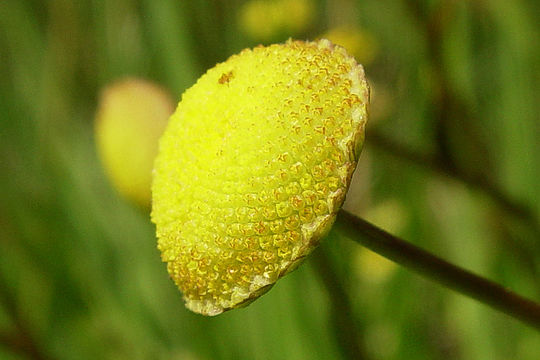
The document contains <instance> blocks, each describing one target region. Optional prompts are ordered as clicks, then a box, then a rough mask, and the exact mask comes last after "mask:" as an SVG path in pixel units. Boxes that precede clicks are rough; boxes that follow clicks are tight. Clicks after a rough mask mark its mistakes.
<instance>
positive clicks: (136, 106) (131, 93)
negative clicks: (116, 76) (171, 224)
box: [95, 79, 174, 207]
mask: <svg viewBox="0 0 540 360" xmlns="http://www.w3.org/2000/svg"><path fill="white" fill-rule="evenodd" d="M173 111H174V102H173V100H172V99H171V96H170V95H169V94H168V93H167V92H165V91H164V90H163V89H161V88H160V87H158V86H157V85H154V84H152V83H150V82H147V81H144V80H140V79H125V80H121V81H119V82H116V83H114V84H112V85H110V86H108V87H107V88H106V89H105V90H104V91H103V93H102V94H101V98H100V103H99V109H98V112H97V116H96V127H95V130H96V143H97V148H98V153H99V156H100V158H101V162H102V163H103V166H104V168H105V172H106V173H107V175H108V177H109V179H110V180H111V182H112V183H113V185H114V187H115V188H116V189H117V190H118V192H119V193H120V194H122V195H123V196H124V197H126V198H128V199H129V200H131V201H134V202H136V203H137V204H139V205H141V206H144V207H149V206H150V200H151V194H150V187H151V183H152V168H153V165H154V159H155V157H156V155H157V152H158V141H159V138H160V137H161V135H162V134H163V131H164V130H165V127H166V126H167V119H168V118H169V116H170V115H171V114H172V113H173Z"/></svg>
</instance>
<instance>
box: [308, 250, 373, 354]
mask: <svg viewBox="0 0 540 360" xmlns="http://www.w3.org/2000/svg"><path fill="white" fill-rule="evenodd" d="M312 259H313V260H312V261H313V265H314V266H313V267H314V269H315V270H316V271H317V273H318V275H319V277H320V279H321V281H322V283H323V285H324V287H325V288H326V291H327V293H328V296H329V297H330V300H331V308H330V316H331V318H332V323H333V326H334V330H335V331H334V332H335V334H336V338H337V340H338V342H339V345H340V348H341V349H342V351H343V355H344V356H345V357H346V358H347V359H355V360H362V359H367V354H366V351H365V349H364V348H363V346H362V344H363V342H362V336H363V334H362V331H361V328H360V326H359V324H358V322H357V321H356V317H355V316H354V312H353V307H352V304H351V301H350V296H349V294H347V291H346V290H345V287H344V286H343V283H342V280H341V279H340V276H339V275H338V274H337V273H336V270H335V266H334V265H333V264H332V260H331V259H330V256H329V255H328V254H327V253H326V252H325V251H323V249H317V250H316V251H315V252H314V254H313V257H312Z"/></svg>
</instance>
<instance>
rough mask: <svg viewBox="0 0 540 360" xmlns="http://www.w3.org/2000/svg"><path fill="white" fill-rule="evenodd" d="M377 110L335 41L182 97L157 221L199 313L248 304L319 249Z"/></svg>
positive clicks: (258, 56) (269, 59)
mask: <svg viewBox="0 0 540 360" xmlns="http://www.w3.org/2000/svg"><path fill="white" fill-rule="evenodd" d="M368 101H369V89H368V85H367V83H366V80H365V77H364V70H363V68H362V66H361V65H358V64H357V63H356V61H355V60H354V58H352V57H351V56H349V55H348V54H347V52H346V51H345V49H343V48H342V47H338V46H334V45H333V44H332V43H330V41H328V40H320V41H318V42H301V41H288V42H287V43H286V44H280V45H272V46H269V47H262V46H261V47H257V48H255V49H253V50H244V51H242V52H241V53H240V54H238V55H234V56H232V57H230V58H229V59H228V60H227V61H226V62H224V63H221V64H218V65H217V66H216V67H214V68H212V69H210V70H208V72H207V73H206V74H205V75H203V76H202V77H201V78H200V79H199V80H198V81H197V83H196V84H195V85H194V86H193V87H191V88H190V89H188V90H187V91H186V92H185V93H184V95H183V96H182V101H181V102H180V104H179V106H178V108H177V110H176V112H175V113H174V114H173V115H172V117H171V119H170V123H169V126H168V127H167V130H166V131H165V133H164V135H163V137H162V138H161V141H160V150H159V155H158V157H157V159H156V165H155V169H156V170H155V176H154V182H153V185H152V192H153V202H152V221H153V222H154V223H155V224H156V231H157V236H158V248H159V249H160V250H161V253H162V260H163V261H165V262H167V269H168V271H169V274H170V275H171V277H172V279H173V280H174V281H175V283H176V284H177V286H178V287H179V288H180V290H182V292H183V294H184V299H185V301H186V306H187V307H188V308H189V309H191V310H193V311H195V312H198V313H202V314H205V315H217V314H219V313H221V312H223V311H225V310H229V309H231V308H235V307H238V306H240V305H244V304H247V303H249V302H250V301H252V300H253V299H255V298H256V297H258V296H260V295H262V294H263V293H264V292H266V291H267V290H269V288H270V287H271V286H272V285H273V284H274V283H275V282H276V281H277V279H278V278H280V277H281V276H283V275H285V274H286V273H288V272H289V271H291V270H292V269H294V268H295V267H296V266H297V265H298V264H299V263H300V262H301V260H302V259H303V258H304V257H305V256H306V255H307V254H309V253H310V252H311V251H312V250H313V248H314V247H315V246H316V245H317V244H318V243H319V241H320V240H321V238H322V237H323V236H325V234H326V233H327V232H328V231H329V229H330V227H331V226H332V224H333V222H334V220H335V217H336V214H337V211H338V210H339V208H340V207H341V205H342V203H343V200H344V198H345V193H346V192H347V189H348V187H349V184H350V179H351V176H352V173H353V171H354V169H355V167H356V163H357V160H358V156H359V154H360V150H361V147H362V144H363V140H364V127H365V124H366V121H367V104H368Z"/></svg>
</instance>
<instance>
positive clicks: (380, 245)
mask: <svg viewBox="0 0 540 360" xmlns="http://www.w3.org/2000/svg"><path fill="white" fill-rule="evenodd" d="M334 229H335V230H337V231H339V232H340V233H342V234H344V235H346V236H347V237H348V238H350V239H351V240H353V241H356V242H357V243H359V244H361V245H363V246H365V247H366V248H368V249H370V250H371V251H374V252H376V253H377V254H379V255H381V256H384V257H385V258H387V259H389V260H392V261H394V262H396V263H398V264H400V265H403V266H405V267H406V268H408V269H411V270H413V271H415V272H417V273H419V274H421V275H423V276H426V277H428V278H430V279H431V280H434V281H435V282H438V283H440V284H442V285H444V286H447V287H449V288H451V289H453V290H455V291H458V292H460V293H462V294H463V295H466V296H469V297H471V298H473V299H476V300H478V301H480V302H482V303H484V304H486V305H489V306H491V307H492V308H494V309H496V310H499V311H502V312H504V313H506V314H508V315H510V316H512V317H514V318H516V319H518V320H520V321H522V322H524V323H526V324H528V325H530V326H532V327H534V328H535V329H537V330H540V304H538V303H535V302H534V301H531V300H528V299H525V298H523V297H521V296H519V295H517V294H515V293H513V292H511V291H509V290H507V289H505V288H504V287H502V286H501V285H499V284H496V283H494V282H492V281H490V280H487V279H484V278H482V277H480V276H477V275H474V274H473V273H471V272H469V271H467V270H464V269H462V268H460V267H457V266H455V265H453V264H450V263H449V262H447V261H445V260H442V259H441V258H438V257H436V256H434V255H432V254H430V253H429V252H427V251H425V250H422V249H420V248H418V247H416V246H414V245H412V244H410V243H408V242H406V241H404V240H401V239H399V238H398V237H396V236H394V235H391V234H389V233H387V232H386V231H384V230H381V229H379V228H378V227H376V226H374V225H372V224H370V223H369V222H367V221H365V220H362V219H360V218H358V217H356V216H354V215H352V214H350V213H348V212H346V211H344V210H340V212H339V214H338V217H337V220H336V223H335V225H334ZM335 230H334V231H335Z"/></svg>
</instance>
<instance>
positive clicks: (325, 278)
mask: <svg viewBox="0 0 540 360" xmlns="http://www.w3.org/2000/svg"><path fill="white" fill-rule="evenodd" d="M280 1H281V4H277V5H276V4H274V5H272V6H274V8H273V9H277V10H272V11H269V10H268V7H265V6H269V5H268V4H263V3H264V1H263V2H261V1H259V2H258V3H255V5H254V4H253V3H251V4H246V2H244V1H238V0H230V1H225V0H212V1H202V0H186V1H184V0H160V1H156V0H81V1H70V0H48V1H38V0H2V1H0V79H1V80H0V146H1V147H0V358H1V359H23V358H35V359H186V360H195V359H363V358H365V359H531V360H537V359H540V335H539V334H538V333H535V332H534V331H533V330H532V329H530V328H528V327H526V326H525V325H522V324H520V323H518V322H517V321H515V320H513V319H511V318H509V317H507V316H505V315H503V314H500V313H497V312H495V311H494V310H492V309H490V308H487V307H486V306H484V305H481V304H479V303H477V302H475V301H472V300H469V299H467V298H465V297H463V296H461V295H459V294H456V293H453V292H451V291H449V290H447V289H445V288H442V287H441V286H439V285H437V284H434V283H432V282H429V281H427V280H424V279H422V278H421V277H419V276H417V275H415V274H413V273H410V272H409V271H407V270H405V269H402V268H400V267H398V266H397V265H394V264H392V263H389V262H387V261H385V260H383V259H382V258H379V257H378V256H376V255H374V254H372V253H370V252H368V251H367V250H364V249H361V248H360V247H359V246H358V245H356V244H354V243H352V242H351V241H349V240H348V239H344V238H341V237H340V236H339V235H338V234H335V233H331V234H330V236H329V238H328V239H327V240H326V241H325V242H324V244H323V245H322V246H321V248H320V249H319V250H317V252H316V253H315V254H314V255H313V256H312V257H310V258H309V259H308V260H307V261H306V263H305V264H304V265H303V266H301V267H300V268H299V269H298V270H297V271H295V272H293V273H292V274H290V275H288V276H287V277H285V278H283V279H282V280H280V281H279V282H278V284H277V285H276V286H275V287H274V288H273V289H272V290H271V291H270V292H269V293H268V294H266V295H264V296H263V297H262V298H261V299H259V300H257V301H256V302H254V303H253V304H252V305H250V306H248V307H247V308H245V309H239V310H234V311H230V312H228V313H225V314H223V315H220V316H218V317H215V318H205V317H202V316H200V315H196V314H193V313H191V312H189V311H188V310H186V309H185V308H184V305H183V301H182V299H181V294H180V293H179V292H178V291H177V289H176V287H175V286H174V284H173V283H172V281H170V280H169V278H168V275H167V272H166V269H165V265H164V264H162V263H161V261H160V258H159V252H158V251H157V249H156V241H155V235H154V228H153V225H152V224H151V223H150V221H149V215H148V210H146V209H141V208H138V207H136V206H134V205H132V204H131V203H130V202H129V201H126V200H124V199H122V198H121V197H120V196H119V195H118V194H117V192H116V191H115V190H114V189H113V188H112V186H111V185H110V182H109V181H108V179H107V178H106V176H105V174H104V172H103V170H102V167H101V165H100V161H99V160H98V156H97V152H96V148H95V141H94V117H95V111H96V108H97V102H98V99H99V93H100V91H101V89H102V88H103V87H104V86H106V85H107V84H109V83H110V82H112V81H115V80H117V79H120V78H122V77H125V76H136V77H141V78H145V79H149V80H152V81H154V82H156V83H158V84H161V85H162V86H164V87H165V88H166V89H168V90H169V91H171V92H172V94H173V96H174V97H175V98H176V99H179V98H180V96H181V94H182V92H183V91H184V90H185V89H186V88H187V87H189V86H190V85H191V84H193V83H194V81H195V80H196V79H197V78H198V77H199V76H200V75H201V74H202V73H204V71H205V70H206V69H207V68H209V67H212V66H213V65H214V64H215V63H217V62H221V61H224V60H225V59H226V58H227V57H228V56H229V55H231V54H234V53H236V52H238V51H239V50H241V49H243V48H246V47H251V46H254V45H256V44H259V43H263V44H268V43H272V42H282V41H284V40H286V39H287V38H289V37H295V38H300V39H315V38H318V37H320V36H322V34H324V33H325V32H327V31H329V30H331V29H334V28H336V27H341V28H343V27H345V28H347V29H349V30H350V31H357V32H358V33H359V35H358V36H357V37H356V39H357V40H356V41H357V43H360V45H359V50H358V55H357V57H358V58H359V61H361V62H364V63H365V68H366V72H367V75H368V77H369V79H370V83H371V85H372V90H373V94H372V95H373V98H372V117H371V120H370V123H369V126H368V129H367V137H366V146H365V150H364V152H363V154H362V157H361V160H360V163H359V166H358V169H357V172H356V174H355V178H354V182H353V186H352V188H351V189H350V192H349V196H348V199H347V203H346V208H347V209H349V210H350V211H353V212H355V213H356V214H359V215H361V216H364V217H366V218H367V219H369V220H371V221H372V222H374V223H376V224H378V225H379V226H381V227H383V228H385V229H388V230H389V231H391V232H393V233H395V234H397V235H399V236H402V237H404V238H405V239H407V240H410V241H411V242H414V243H415V244H417V245H419V246H422V247H424V248H426V249H429V250H430V251H432V252H434V253H436V254H438V255H440V256H442V257H443V258H445V259H448V260H450V261H452V262H454V263H456V264H459V265H460V266H463V267H465V268H467V269H470V270H473V271H475V272H477V273H479V274H482V275H484V276H486V277H488V278H490V279H493V280H496V281H498V282H500V283H502V284H504V285H505V286H508V287H510V288H512V289H513V290H515V291H516V292H518V293H520V294H523V295H525V296H528V297H530V298H533V299H536V300H540V276H539V273H540V235H539V234H540V230H539V229H540V226H539V225H538V223H539V218H540V215H539V214H540V186H539V180H538V179H539V175H540V161H539V160H538V159H539V158H540V146H539V145H540V144H539V142H540V121H539V113H540V112H539V103H540V102H539V100H540V99H539V96H538V94H539V93H540V92H539V90H540V89H539V80H540V72H539V64H540V60H539V47H538V38H539V26H538V23H539V22H538V16H537V15H538V14H539V13H540V5H539V3H538V2H535V1H532V0H531V1H523V0H516V1H508V0H471V1H437V0H426V1H413V0H408V1H404V0H403V1H398V0H361V1H360V0H359V1H351V0H339V1H322V0H313V1H294V0H292V1H291V0H289V1H284V0H280ZM274 2H275V3H277V2H279V1H274ZM295 2H297V3H299V4H295ZM266 3H268V1H266ZM280 6H281V8H280ZM246 9H251V10H246ZM253 9H255V10H253ZM265 9H266V10H265ZM295 9H296V10H295ZM306 9H307V10H306ZM279 14H281V15H283V14H286V15H287V16H284V17H283V18H281V20H279V19H277V17H278V16H281V15H279ZM278 20H279V21H278ZM257 26H260V28H257ZM349 30H347V31H349ZM357 45H358V44H357Z"/></svg>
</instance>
